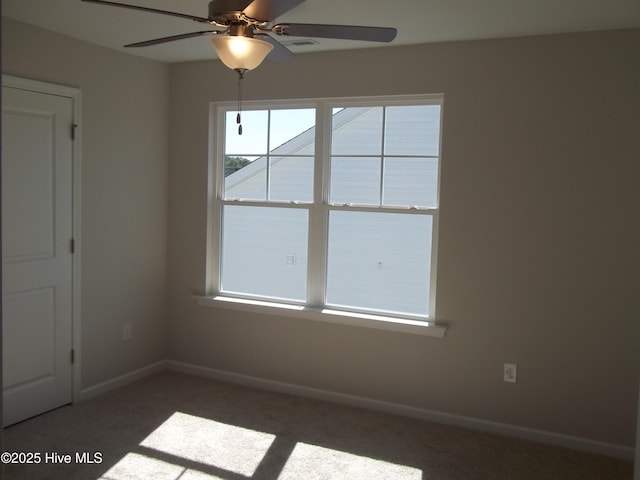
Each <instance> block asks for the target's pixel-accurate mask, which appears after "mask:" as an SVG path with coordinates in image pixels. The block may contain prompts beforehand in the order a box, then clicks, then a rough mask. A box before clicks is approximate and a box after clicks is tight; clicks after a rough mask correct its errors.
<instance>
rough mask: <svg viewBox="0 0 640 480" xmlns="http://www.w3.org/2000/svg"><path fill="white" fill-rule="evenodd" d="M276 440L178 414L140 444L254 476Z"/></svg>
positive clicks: (265, 435)
mask: <svg viewBox="0 0 640 480" xmlns="http://www.w3.org/2000/svg"><path fill="white" fill-rule="evenodd" d="M274 439H275V435H271V434H268V433H264V432H257V431H255V430H250V429H248V428H242V427H237V426H235V425H227V424H225V423H221V422H216V421H214V420H209V419H207V418H200V417H196V416H193V415H187V414H186V413H181V412H176V413H174V414H173V415H171V417H169V418H168V419H167V420H166V421H165V422H164V423H163V424H162V425H160V426H159V427H158V428H156V429H155V430H154V431H153V432H152V433H151V434H150V435H149V436H148V437H147V438H145V439H144V440H143V441H142V442H141V443H140V445H141V446H143V447H147V448H151V449H154V450H157V451H160V452H164V453H168V454H170V455H173V456H176V457H180V458H184V459H187V460H191V461H194V462H198V463H202V464H204V465H210V466H212V467H217V468H220V469H223V470H227V471H229V472H234V473H238V474H240V475H245V476H247V477H251V476H252V475H253V474H254V472H255V471H256V468H258V465H259V464H260V462H261V461H262V459H263V458H264V456H265V454H266V453H267V450H269V447H270V446H271V444H272V443H273V440H274ZM149 478H155V477H149Z"/></svg>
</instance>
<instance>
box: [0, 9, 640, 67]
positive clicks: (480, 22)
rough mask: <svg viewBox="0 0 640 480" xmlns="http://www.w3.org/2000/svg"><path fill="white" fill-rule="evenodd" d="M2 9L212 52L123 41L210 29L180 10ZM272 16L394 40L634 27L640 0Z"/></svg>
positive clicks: (171, 50)
mask: <svg viewBox="0 0 640 480" xmlns="http://www.w3.org/2000/svg"><path fill="white" fill-rule="evenodd" d="M114 1H118V2H119V3H129V4H133V5H139V6H145V7H150V8H156V9H161V10H169V11H174V12H180V13H187V14H190V15H196V16H200V17H206V16H207V5H208V3H209V2H208V0H114ZM2 15H3V16H5V17H9V18H12V19H15V20H20V21H22V22H25V23H30V24H32V25H36V26H39V27H42V28H47V29H49V30H53V31H55V32H58V33H63V34H65V35H69V36H72V37H76V38H79V39H82V40H86V41H89V42H92V43H96V44H98V45H102V46H105V47H109V48H113V49H116V50H122V51H127V52H129V53H133V54H135V55H140V56H143V57H147V58H151V59H154V60H159V61H162V62H170V63H171V62H181V61H190V60H205V59H211V58H215V54H214V52H213V50H212V48H211V46H210V45H209V42H208V37H206V36H205V37H197V38H192V39H188V40H181V41H177V42H172V43H167V44H163V45H155V46H151V47H145V48H136V49H124V48H122V45H124V44H127V43H133V42H138V41H143V40H148V39H152V38H158V37H164V36H168V35H177V34H180V33H187V32H193V31H199V30H206V29H207V28H206V25H202V24H200V23H196V22H192V21H190V20H186V19H182V18H178V17H170V16H165V15H158V14H154V13H146V12H138V11H134V10H131V9H124V8H117V7H109V6H104V5H98V4H92V3H84V2H81V1H80V0H2ZM277 20H278V22H291V23H329V24H346V25H371V26H383V27H396V28H397V29H398V36H397V38H396V40H394V42H393V43H392V45H409V44H419V43H432V42H443V41H455V40H475V39H483V38H501V37H514V36H526V35H538V34H549V33H563V32H579V31H590V30H609V29H621V28H637V27H640V0H306V1H305V2H304V3H302V4H300V5H298V6H297V7H295V8H294V9H292V10H290V11H289V12H287V13H286V14H284V15H282V16H281V17H280V18H278V19H277ZM202 27H205V28H202ZM278 38H280V39H281V40H282V39H283V37H278ZM288 39H289V40H290V39H293V37H289V38H288ZM317 41H318V43H317V44H315V45H312V46H302V47H290V49H291V50H292V51H293V52H295V53H298V54H301V53H305V52H312V51H322V50H338V49H349V48H365V47H376V46H386V45H388V44H384V43H383V44H379V43H370V42H354V41H338V40H328V39H318V40H317ZM5 48H11V46H10V45H9V46H5Z"/></svg>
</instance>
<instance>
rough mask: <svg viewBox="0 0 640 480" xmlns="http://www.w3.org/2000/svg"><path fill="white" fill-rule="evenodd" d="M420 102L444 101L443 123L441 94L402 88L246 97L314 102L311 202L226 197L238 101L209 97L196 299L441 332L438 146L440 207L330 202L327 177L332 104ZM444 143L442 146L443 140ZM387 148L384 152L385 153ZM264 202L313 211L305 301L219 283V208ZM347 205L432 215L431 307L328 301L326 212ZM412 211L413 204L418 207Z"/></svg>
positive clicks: (254, 105)
mask: <svg viewBox="0 0 640 480" xmlns="http://www.w3.org/2000/svg"><path fill="white" fill-rule="evenodd" d="M416 104H423V105H424V104H433V105H440V106H441V111H440V117H441V120H440V124H441V125H442V106H443V104H444V95H441V94H430V95H400V96H379V97H348V98H339V97H332V98H317V99H307V100H264V101H248V102H245V104H244V109H245V110H254V109H268V110H278V109H292V108H314V109H315V110H316V127H315V134H316V137H315V145H316V158H321V159H323V160H322V161H314V193H313V202H311V203H307V202H300V203H297V202H277V201H270V200H265V201H262V200H259V201H253V200H239V199H233V200H231V199H230V200H225V199H224V162H221V161H218V159H219V158H223V157H224V137H222V138H221V136H224V134H225V133H224V131H223V126H224V121H225V112H226V111H228V110H230V109H231V110H232V109H233V108H234V107H237V104H236V103H234V102H212V103H211V104H210V108H209V117H210V121H209V126H210V130H209V138H210V142H209V158H208V195H207V209H208V215H207V218H208V222H207V255H206V278H205V295H195V296H194V299H195V300H196V302H197V303H198V305H200V306H208V307H219V308H225V309H232V310H243V311H250V312H257V313H264V314H269V315H273V314H277V315H281V316H286V317H296V318H304V319H310V320H320V321H326V322H331V323H339V324H346V325H352V326H360V327H369V328H377V329H382V330H391V331H397V332H406V333H413V334H419V335H427V336H434V337H440V338H442V337H444V335H445V332H446V325H444V324H442V323H440V322H438V323H436V322H435V320H434V319H435V312H436V310H435V308H436V298H435V297H436V295H435V292H436V279H437V243H438V242H437V239H438V216H439V196H440V169H441V151H440V152H438V153H439V155H438V185H437V194H436V195H437V199H438V206H437V207H435V208H434V207H428V208H427V207H394V206H384V205H380V206H372V205H363V206H359V205H340V204H331V203H329V180H330V177H329V175H330V158H331V155H330V154H331V135H329V134H326V132H331V128H332V125H331V119H332V116H331V115H330V114H328V113H327V112H331V110H332V109H333V108H334V107H338V106H340V107H354V106H355V107H358V106H381V105H383V106H385V107H386V106H402V105H416ZM439 135H440V145H441V140H442V127H441V128H440V131H439ZM440 150H441V148H440ZM382 155H383V156H384V153H382ZM234 204H237V205H245V206H250V205H254V204H255V205H260V206H274V207H277V206H281V207H300V208H304V209H307V210H308V212H309V232H323V234H322V235H310V236H309V248H308V268H307V301H306V302H305V303H304V304H300V303H298V304H296V303H295V302H294V301H292V302H287V303H280V302H279V301H278V300H272V299H269V298H263V297H253V298H252V297H251V296H250V295H246V296H245V295H242V296H235V295H232V294H228V293H226V292H221V291H220V287H221V285H220V281H221V270H220V269H221V262H220V261H219V255H220V248H221V244H220V242H221V235H220V232H221V229H222V210H223V208H224V206H225V205H234ZM343 209H345V210H349V211H359V210H362V211H370V212H375V211H380V212H385V213H393V212H398V213H404V214H411V213H419V214H422V215H430V216H432V219H433V220H432V223H433V230H432V248H431V268H430V275H431V277H430V292H429V306H430V312H433V314H432V315H429V316H426V317H423V316H420V317H418V316H411V315H407V314H398V315H393V314H390V315H386V314H385V313H383V312H369V311H366V310H364V309H357V308H354V309H351V308H349V309H344V310H342V309H338V308H336V307H333V306H328V305H325V304H324V298H323V296H324V293H325V289H324V284H325V283H326V259H327V251H326V250H327V246H328V242H327V238H319V237H327V235H328V219H329V212H330V211H331V210H343ZM413 211H415V212H413Z"/></svg>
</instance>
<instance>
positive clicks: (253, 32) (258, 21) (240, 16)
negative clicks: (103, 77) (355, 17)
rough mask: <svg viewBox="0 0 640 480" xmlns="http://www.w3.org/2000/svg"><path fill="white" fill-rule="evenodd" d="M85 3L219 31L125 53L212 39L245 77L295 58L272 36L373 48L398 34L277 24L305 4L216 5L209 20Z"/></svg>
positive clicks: (255, 1) (244, 1) (235, 0)
mask: <svg viewBox="0 0 640 480" xmlns="http://www.w3.org/2000/svg"><path fill="white" fill-rule="evenodd" d="M82 1H83V2H89V3H97V4H102V5H110V6H114V7H123V8H130V9H133V10H139V11H144V12H151V13H159V14H162V15H170V16H174V17H180V18H185V19H188V20H192V21H195V22H199V23H206V24H208V25H210V26H211V27H216V28H217V29H216V30H203V31H198V32H189V33H183V34H181V35H172V36H169V37H162V38H156V39H153V40H146V41H143V42H137V43H131V44H128V45H125V47H148V46H151V45H158V44H161V43H166V42H173V41H176V40H183V39H186V38H192V37H198V36H203V35H208V36H212V38H211V44H212V45H213V47H214V49H215V50H216V52H217V53H218V56H219V57H220V59H221V60H222V61H223V63H224V64H225V65H227V66H228V67H229V68H232V69H234V70H239V71H242V73H244V71H246V70H252V69H254V68H256V67H257V66H258V65H260V63H262V61H263V60H264V59H265V57H266V56H267V55H270V57H269V59H270V60H286V59H288V58H290V57H292V56H293V53H292V52H291V51H290V50H289V49H288V48H286V47H285V46H284V45H282V44H281V43H280V42H278V41H277V40H276V39H275V38H273V37H272V36H271V35H269V34H270V33H273V34H275V35H277V36H294V37H318V38H336V39H343V40H365V41H372V42H390V41H392V40H393V39H394V38H395V36H396V33H397V30H396V29H395V28H386V27H364V26H354V25H323V24H308V23H274V22H275V19H276V18H278V17H279V16H280V15H282V14H284V13H286V12H288V11H289V10H291V9H292V8H294V7H296V6H297V5H299V4H301V3H302V2H304V1H305V0H211V1H210V2H209V12H208V16H207V17H198V16H194V15H188V14H184V13H178V12H170V11H166V10H158V9H155V8H148V7H141V6H137V5H128V4H124V3H116V2H110V1H104V0H82ZM239 73H240V72H239Z"/></svg>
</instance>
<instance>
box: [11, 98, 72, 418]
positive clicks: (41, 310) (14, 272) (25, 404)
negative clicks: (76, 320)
mask: <svg viewBox="0 0 640 480" xmlns="http://www.w3.org/2000/svg"><path fill="white" fill-rule="evenodd" d="M72 123H73V100H72V99H71V98H69V97H64V96H58V95H51V94H46V93H40V92H35V91H29V90H22V89H19V88H13V87H6V86H3V87H2V263H3V265H2V275H3V277H2V279H3V292H2V294H3V295H2V308H3V312H2V313H3V400H4V419H3V422H4V425H5V426H6V425H10V424H12V423H15V422H18V421H21V420H23V419H25V418H29V417H31V416H34V415H37V414H40V413H42V412H44V411H47V410H50V409H52V408H56V407H59V406H61V405H65V404H67V403H70V402H71V399H72V371H71V345H72V339H71V338H72V337H71V325H72V255H71V252H70V249H69V245H70V240H71V235H72V139H71V134H70V133H71V124H72Z"/></svg>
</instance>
